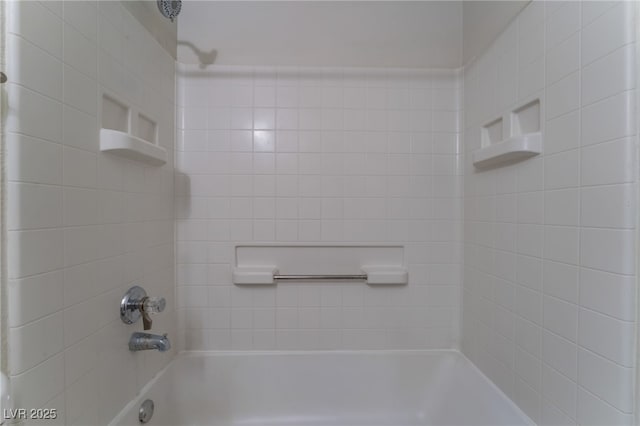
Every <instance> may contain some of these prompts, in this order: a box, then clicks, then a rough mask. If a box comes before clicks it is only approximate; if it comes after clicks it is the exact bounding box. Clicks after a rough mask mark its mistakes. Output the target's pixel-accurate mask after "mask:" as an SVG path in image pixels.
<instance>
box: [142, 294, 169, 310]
mask: <svg viewBox="0 0 640 426" xmlns="http://www.w3.org/2000/svg"><path fill="white" fill-rule="evenodd" d="M166 306H167V301H166V300H165V299H164V297H147V298H145V299H144V301H143V302H142V311H143V312H147V313H149V314H157V313H160V312H162V311H164V308H165V307H166Z"/></svg>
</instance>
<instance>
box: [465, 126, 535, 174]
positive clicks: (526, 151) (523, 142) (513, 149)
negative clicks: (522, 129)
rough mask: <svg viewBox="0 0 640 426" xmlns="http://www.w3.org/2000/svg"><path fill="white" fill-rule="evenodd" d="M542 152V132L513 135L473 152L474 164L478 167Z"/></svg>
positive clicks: (521, 158) (490, 165) (491, 165)
mask: <svg viewBox="0 0 640 426" xmlns="http://www.w3.org/2000/svg"><path fill="white" fill-rule="evenodd" d="M541 152H542V135H541V133H540V132H535V133H526V134H524V135H520V136H513V137H510V138H508V139H505V140H504V141H501V142H497V143H493V144H491V145H489V146H486V147H484V148H480V149H479V150H477V151H474V152H473V165H474V166H475V167H476V168H478V169H483V168H487V167H493V166H497V165H499V164H502V163H508V162H512V161H517V160H524V159H526V158H529V157H533V156H535V155H538V154H540V153H541Z"/></svg>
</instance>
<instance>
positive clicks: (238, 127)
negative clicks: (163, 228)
mask: <svg viewBox="0 0 640 426" xmlns="http://www.w3.org/2000/svg"><path fill="white" fill-rule="evenodd" d="M458 80H459V78H458V75H457V73H456V72H453V71H413V70H390V69H389V70H385V69H376V70H370V69H322V68H317V69H296V68H277V69H276V68H270V69H267V68H219V67H214V68H211V69H207V70H200V69H199V68H198V67H192V66H184V67H183V68H181V69H180V70H179V73H178V82H179V83H178V86H179V94H178V104H179V108H178V123H179V124H178V127H179V138H178V142H177V145H176V150H177V152H176V173H177V175H176V185H177V187H176V211H175V214H176V218H177V239H178V241H177V259H178V260H177V286H178V307H179V326H180V330H181V332H182V335H183V337H184V342H182V343H183V344H184V347H185V348H187V349H362V348H393V349H401V348H450V347H456V346H457V344H458V332H457V330H458V315H459V283H460V261H461V257H460V255H461V232H460V217H461V215H460V213H461V212H460V207H461V205H460V201H461V184H462V181H461V169H460V168H459V166H458V153H459V147H458V117H459V97H460V88H459V83H458ZM251 241H255V242H292V243H300V242H304V243H311V244H313V243H314V242H340V243H344V242H350V243H368V242H383V243H384V242H387V243H399V244H403V245H404V246H405V250H406V256H407V260H408V264H409V275H410V283H409V285H408V286H405V287H397V288H373V287H368V286H366V285H365V284H350V283H340V284H329V285H295V284H279V285H278V286H277V288H276V287H272V288H240V287H235V286H233V284H232V283H231V270H232V264H233V262H234V258H233V256H234V245H235V244H236V243H238V242H251Z"/></svg>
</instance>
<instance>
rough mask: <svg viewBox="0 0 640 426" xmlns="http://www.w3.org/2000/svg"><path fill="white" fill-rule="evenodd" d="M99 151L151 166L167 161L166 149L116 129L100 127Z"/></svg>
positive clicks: (160, 164)
mask: <svg viewBox="0 0 640 426" xmlns="http://www.w3.org/2000/svg"><path fill="white" fill-rule="evenodd" d="M100 151H102V152H109V153H111V154H115V155H118V156H120V157H124V158H128V159H131V160H137V161H141V162H143V163H147V164H150V165H152V166H162V165H163V164H165V163H166V162H167V150H165V149H164V148H162V147H160V146H158V145H154V144H152V143H151V142H147V141H145V140H144V139H141V138H138V137H136V136H133V135H132V134H129V133H125V132H120V131H118V130H111V129H100Z"/></svg>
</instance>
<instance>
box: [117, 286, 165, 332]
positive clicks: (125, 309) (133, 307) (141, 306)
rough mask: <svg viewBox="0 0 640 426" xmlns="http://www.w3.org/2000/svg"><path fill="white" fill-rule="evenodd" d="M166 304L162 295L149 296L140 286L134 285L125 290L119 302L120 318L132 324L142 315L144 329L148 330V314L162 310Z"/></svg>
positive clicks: (150, 323)
mask: <svg viewBox="0 0 640 426" xmlns="http://www.w3.org/2000/svg"><path fill="white" fill-rule="evenodd" d="M166 305H167V301H166V300H165V299H164V297H149V296H147V292H146V291H145V290H144V289H143V288H142V287H139V286H137V285H136V286H133V287H131V288H130V289H129V290H128V291H127V293H126V294H125V295H124V297H123V298H122V301H121V302H120V319H121V320H122V322H124V323H125V324H133V323H134V322H136V321H138V320H139V319H140V317H142V324H143V326H144V329H145V330H150V329H151V325H152V321H151V317H150V315H151V314H157V313H159V312H162V311H164V308H165V307H166Z"/></svg>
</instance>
